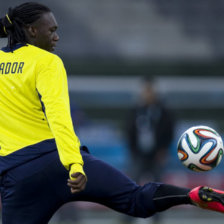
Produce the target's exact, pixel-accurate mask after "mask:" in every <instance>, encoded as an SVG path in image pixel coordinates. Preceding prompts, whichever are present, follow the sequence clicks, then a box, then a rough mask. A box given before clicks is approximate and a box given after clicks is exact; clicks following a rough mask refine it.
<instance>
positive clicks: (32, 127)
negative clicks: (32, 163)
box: [0, 44, 83, 174]
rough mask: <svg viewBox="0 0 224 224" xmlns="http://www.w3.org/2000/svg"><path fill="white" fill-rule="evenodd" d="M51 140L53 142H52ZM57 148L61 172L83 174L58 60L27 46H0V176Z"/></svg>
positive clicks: (61, 65)
mask: <svg viewBox="0 0 224 224" xmlns="http://www.w3.org/2000/svg"><path fill="white" fill-rule="evenodd" d="M55 142H56V145H55ZM56 146H57V149H58V153H59V157H60V160H61V162H62V164H63V165H64V167H65V168H66V169H67V170H71V169H72V170H73V171H74V172H81V173H83V169H82V166H83V160H82V156H81V154H80V141H79V139H78V137H77V136H76V134H75V132H74V129H73V124H72V120H71V115H70V103H69V94H68V85H67V75H66V71H65V69H64V65H63V63H62V61H61V59H60V58H59V57H58V56H56V55H55V54H52V53H50V52H47V51H45V50H42V49H40V48H38V47H35V46H32V45H20V44H19V45H16V46H15V48H14V49H13V52H11V51H10V49H9V48H7V47H6V48H3V49H2V50H0V174H1V173H3V172H4V171H6V170H8V169H10V168H13V167H15V166H17V165H19V164H22V163H24V162H26V161H29V160H30V159H33V158H35V157H38V156H40V155H42V154H44V153H47V152H49V151H53V150H55V148H56Z"/></svg>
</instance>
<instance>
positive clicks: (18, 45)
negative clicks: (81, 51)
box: [1, 44, 26, 52]
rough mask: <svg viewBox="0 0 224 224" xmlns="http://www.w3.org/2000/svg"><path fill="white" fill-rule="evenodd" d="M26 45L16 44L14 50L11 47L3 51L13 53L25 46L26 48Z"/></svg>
mask: <svg viewBox="0 0 224 224" xmlns="http://www.w3.org/2000/svg"><path fill="white" fill-rule="evenodd" d="M25 45H26V44H15V45H14V46H13V47H12V48H10V47H8V46H7V47H3V48H2V49H1V50H2V51H4V52H12V51H15V50H17V49H19V48H21V47H23V46H25Z"/></svg>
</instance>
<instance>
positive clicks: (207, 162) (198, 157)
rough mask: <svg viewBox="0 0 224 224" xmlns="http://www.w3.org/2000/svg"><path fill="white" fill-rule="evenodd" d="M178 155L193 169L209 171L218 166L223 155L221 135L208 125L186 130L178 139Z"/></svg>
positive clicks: (184, 163)
mask: <svg viewBox="0 0 224 224" xmlns="http://www.w3.org/2000/svg"><path fill="white" fill-rule="evenodd" d="M177 151H178V157H179V159H180V161H181V162H182V164H183V165H184V166H186V167H187V168H188V169H190V170H193V171H197V172H199V171H209V170H211V169H213V168H214V167H216V166H217V165H218V164H219V163H220V161H221V159H222V156H223V141H222V138H221V136H220V135H219V134H218V133H217V132H216V131H215V130H214V129H212V128H210V127H207V126H195V127H191V128H189V129H188V130H186V131H185V132H184V133H183V134H182V136H181V137H180V139H179V141H178V147H177Z"/></svg>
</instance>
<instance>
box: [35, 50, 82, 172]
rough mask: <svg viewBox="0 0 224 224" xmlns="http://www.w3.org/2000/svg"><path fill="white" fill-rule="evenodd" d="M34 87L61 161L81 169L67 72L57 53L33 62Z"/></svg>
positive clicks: (80, 170)
mask: <svg viewBox="0 0 224 224" xmlns="http://www.w3.org/2000/svg"><path fill="white" fill-rule="evenodd" d="M36 89H37V91H38V94H39V97H40V100H41V103H42V107H43V111H44V113H45V116H46V119H47V121H48V124H49V128H50V129H51V132H52V133H53V136H54V138H55V140H56V144H57V149H58V153H59V157H60V160H61V162H62V164H63V165H64V167H65V168H66V169H67V170H70V168H71V167H72V166H73V165H75V167H76V172H80V173H84V172H83V169H82V166H83V160H82V156H81V154H80V141H79V139H78V137H77V136H76V134H75V131H74V128H73V123H72V119H71V114H70V103H69V94H68V84H67V74H66V71H65V68H64V65H63V62H62V61H61V59H60V58H59V57H58V56H56V55H53V54H52V55H50V56H48V57H43V58H41V60H39V62H38V64H37V65H36Z"/></svg>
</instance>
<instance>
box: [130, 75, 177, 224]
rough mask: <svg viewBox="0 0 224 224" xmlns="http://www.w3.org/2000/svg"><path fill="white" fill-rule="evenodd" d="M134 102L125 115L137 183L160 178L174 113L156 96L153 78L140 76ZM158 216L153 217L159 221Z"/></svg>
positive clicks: (134, 177) (166, 154)
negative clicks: (126, 116)
mask: <svg viewBox="0 0 224 224" xmlns="http://www.w3.org/2000/svg"><path fill="white" fill-rule="evenodd" d="M141 86H142V89H141V94H140V97H139V100H138V104H137V106H136V107H135V108H134V109H133V110H132V112H131V116H130V118H129V119H128V122H127V123H128V142H129V149H130V154H131V161H132V163H131V166H130V171H131V176H132V177H133V179H134V180H136V181H137V182H138V183H140V184H143V183H145V182H147V181H148V180H152V181H157V182H160V181H161V177H162V175H163V173H164V168H165V165H166V162H167V159H168V158H169V157H168V156H169V147H170V144H171V142H172V140H173V133H174V120H173V114H171V111H169V110H168V109H167V108H166V107H165V105H164V103H163V102H162V101H161V100H160V99H159V96H158V95H157V93H156V91H155V84H154V81H153V79H149V78H148V79H143V81H142V85H141ZM159 220H160V217H159V216H158V215H157V216H154V219H153V221H154V222H155V223H159Z"/></svg>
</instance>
